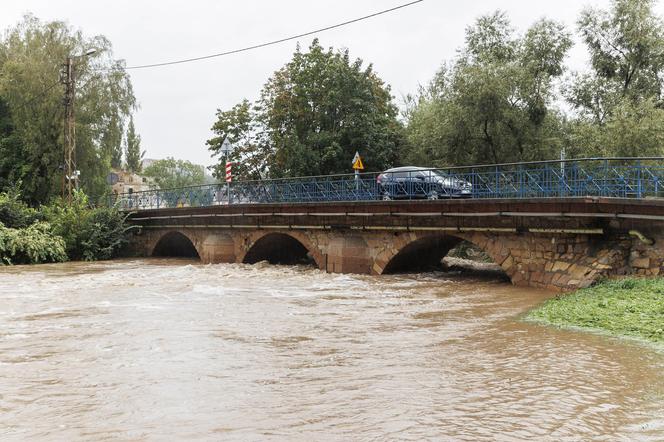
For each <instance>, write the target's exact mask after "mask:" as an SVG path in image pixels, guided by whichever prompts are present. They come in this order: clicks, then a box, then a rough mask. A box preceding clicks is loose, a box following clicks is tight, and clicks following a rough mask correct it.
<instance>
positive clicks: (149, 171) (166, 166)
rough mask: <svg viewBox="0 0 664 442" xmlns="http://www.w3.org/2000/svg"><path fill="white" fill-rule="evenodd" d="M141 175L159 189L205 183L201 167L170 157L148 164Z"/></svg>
mask: <svg viewBox="0 0 664 442" xmlns="http://www.w3.org/2000/svg"><path fill="white" fill-rule="evenodd" d="M143 175H144V176H146V177H149V178H152V179H153V180H154V182H155V183H156V184H157V186H159V188H160V189H173V188H179V187H187V186H197V185H200V184H205V181H206V180H205V171H204V169H203V167H202V166H199V165H196V164H192V163H191V162H189V161H184V160H176V159H174V158H170V157H169V158H166V159H165V160H158V161H155V162H154V163H152V164H150V165H149V166H148V167H146V168H145V171H143Z"/></svg>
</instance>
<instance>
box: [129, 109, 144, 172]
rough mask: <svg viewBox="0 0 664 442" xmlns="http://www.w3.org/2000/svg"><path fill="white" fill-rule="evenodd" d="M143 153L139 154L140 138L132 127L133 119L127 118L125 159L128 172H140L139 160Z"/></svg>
mask: <svg viewBox="0 0 664 442" xmlns="http://www.w3.org/2000/svg"><path fill="white" fill-rule="evenodd" d="M144 155H145V152H141V137H140V135H137V134H136V128H135V127H134V118H133V117H130V118H129V127H127V145H126V147H125V159H126V162H127V170H129V171H130V172H140V171H141V160H142V159H143V156H144Z"/></svg>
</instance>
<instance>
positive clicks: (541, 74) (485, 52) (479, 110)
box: [408, 12, 571, 164]
mask: <svg viewBox="0 0 664 442" xmlns="http://www.w3.org/2000/svg"><path fill="white" fill-rule="evenodd" d="M570 46H571V39H570V36H569V35H568V33H567V32H566V31H565V29H564V27H563V26H562V25H561V24H558V23H555V22H552V21H548V20H541V21H539V22H537V23H536V24H535V25H533V26H532V27H531V28H530V29H529V30H528V31H527V32H526V34H525V35H524V36H522V37H517V36H515V35H514V30H513V29H512V27H511V25H510V22H509V20H508V19H507V16H506V15H505V14H504V13H501V12H497V13H495V14H493V15H489V16H485V17H481V18H480V19H478V21H477V22H476V23H475V25H474V26H471V27H469V28H468V29H467V31H466V46H465V47H464V48H463V49H462V50H461V51H460V56H459V59H458V60H457V61H456V62H455V63H453V64H451V65H445V66H443V68H442V69H441V70H440V71H439V72H438V74H437V75H436V77H435V78H434V79H433V81H432V82H431V84H430V85H429V86H428V88H427V89H426V90H424V91H422V94H421V95H420V97H419V98H418V99H417V102H416V103H415V104H414V107H413V108H412V109H411V110H410V112H409V124H408V137H409V140H410V142H411V144H412V147H413V149H412V150H411V151H410V152H409V155H408V158H409V160H411V161H413V162H416V163H424V162H426V161H432V160H433V161H434V162H435V163H437V164H470V163H475V164H478V163H487V162H495V163H499V162H508V161H522V160H523V161H527V160H540V159H549V158H551V157H552V156H554V155H555V153H557V152H558V151H559V150H560V148H561V146H562V144H563V137H562V133H561V117H560V115H559V113H557V112H555V111H554V110H552V109H551V103H552V101H553V99H554V80H555V79H556V78H557V77H560V76H561V75H562V73H563V69H564V68H563V61H564V58H565V55H566V53H567V50H568V49H569V48H570Z"/></svg>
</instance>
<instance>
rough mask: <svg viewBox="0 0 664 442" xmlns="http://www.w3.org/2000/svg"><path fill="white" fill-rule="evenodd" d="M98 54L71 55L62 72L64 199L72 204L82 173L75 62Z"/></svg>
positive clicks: (89, 50) (91, 51) (86, 52)
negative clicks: (78, 154)
mask: <svg viewBox="0 0 664 442" xmlns="http://www.w3.org/2000/svg"><path fill="white" fill-rule="evenodd" d="M95 53H97V50H96V49H88V50H87V51H85V52H84V53H83V54H80V55H69V56H68V57H67V59H66V60H65V65H64V70H63V72H62V83H63V84H64V85H65V100H64V104H65V119H64V159H65V163H64V168H63V169H64V170H63V174H62V198H63V199H64V198H65V197H66V198H67V202H68V203H69V204H71V193H72V187H73V186H72V181H75V186H76V188H77V189H78V177H79V175H80V172H79V171H78V170H76V126H75V120H74V97H75V93H76V73H75V71H74V60H78V59H81V58H84V57H89V56H90V55H93V54H95Z"/></svg>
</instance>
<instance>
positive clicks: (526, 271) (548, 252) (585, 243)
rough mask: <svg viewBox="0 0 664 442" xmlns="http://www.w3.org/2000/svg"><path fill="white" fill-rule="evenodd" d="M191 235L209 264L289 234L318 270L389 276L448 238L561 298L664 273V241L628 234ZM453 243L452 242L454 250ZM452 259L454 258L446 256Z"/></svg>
mask: <svg viewBox="0 0 664 442" xmlns="http://www.w3.org/2000/svg"><path fill="white" fill-rule="evenodd" d="M175 230H177V231H179V232H180V233H182V234H184V235H185V236H187V237H188V238H189V239H190V240H191V241H192V243H193V244H194V246H195V247H196V250H197V251H198V253H199V256H200V257H201V260H202V261H203V262H207V263H219V262H243V259H244V256H245V255H246V254H247V252H248V251H249V250H250V249H251V247H252V246H253V245H254V244H255V242H256V241H257V240H258V239H260V238H262V237H263V236H264V235H266V234H269V233H283V234H287V235H290V236H292V237H293V238H295V239H297V240H298V241H299V242H300V243H302V244H303V245H304V246H305V247H306V248H307V250H309V254H310V256H311V258H312V259H313V260H314V261H315V262H316V265H317V266H318V267H319V268H320V269H322V270H326V271H329V272H334V273H364V274H382V273H384V270H385V269H386V267H387V265H388V263H389V262H390V261H391V260H392V259H394V258H395V256H397V255H398V254H399V253H403V251H404V248H405V247H406V246H408V245H409V244H412V243H414V242H416V241H419V242H420V243H421V244H423V246H422V247H425V246H426V244H428V243H430V244H440V241H439V242H438V243H436V242H435V241H430V240H433V239H440V238H442V237H445V238H449V237H450V236H453V237H454V238H456V239H458V240H459V241H460V240H467V241H470V242H472V243H474V244H475V245H477V246H478V247H480V248H481V249H483V250H484V251H485V252H486V253H487V254H488V255H489V256H490V257H491V258H492V259H493V260H494V261H495V262H496V263H497V264H499V265H500V266H501V267H502V268H503V270H504V271H505V273H506V274H507V275H508V276H509V277H510V279H511V281H512V283H513V284H515V285H518V286H530V287H539V288H546V289H550V290H556V291H565V290H573V289H576V288H580V287H587V286H589V285H590V284H592V283H593V282H594V281H596V280H597V279H598V278H600V277H603V276H612V275H627V274H635V275H642V276H655V275H659V274H660V273H661V272H664V235H663V234H658V232H657V231H656V230H655V231H653V232H647V233H648V235H647V236H648V238H649V239H654V244H650V245H649V244H646V243H644V242H643V241H641V240H640V239H639V238H638V237H636V236H633V235H632V236H631V235H628V234H612V235H608V237H607V236H604V235H589V234H583V235H572V234H543V233H541V234H540V233H524V234H517V233H504V232H495V233H492V232H482V231H478V232H454V233H453V234H451V235H450V234H441V233H433V232H428V231H417V232H405V231H397V232H393V231H370V230H367V231H363V230H354V231H346V230H339V231H335V230H332V231H328V230H250V229H247V230H241V229H235V230H229V229H218V228H177V229H175ZM167 232H168V230H164V229H143V230H142V232H141V233H140V235H138V236H135V237H134V240H133V241H132V245H131V249H130V251H129V253H131V254H133V255H138V256H150V255H151V254H152V251H153V250H154V247H155V246H156V244H157V242H158V241H159V240H160V239H161V238H162V237H163V235H164V234H165V233H167ZM450 244H451V243H450ZM445 252H446V251H445Z"/></svg>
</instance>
